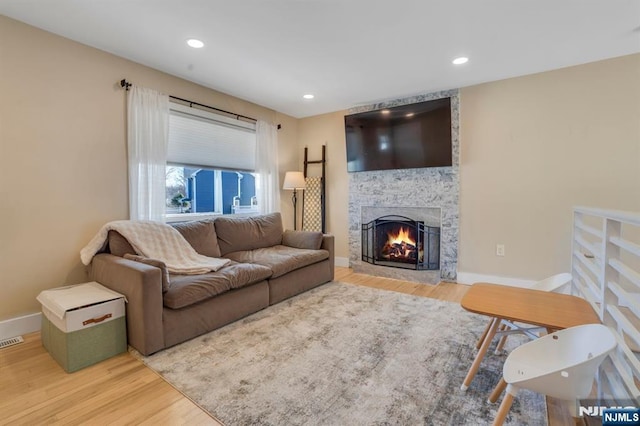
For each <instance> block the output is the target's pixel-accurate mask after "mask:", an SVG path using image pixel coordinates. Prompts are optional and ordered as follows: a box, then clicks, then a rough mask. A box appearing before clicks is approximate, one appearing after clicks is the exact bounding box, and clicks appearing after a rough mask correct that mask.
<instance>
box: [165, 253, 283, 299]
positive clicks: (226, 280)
mask: <svg viewBox="0 0 640 426" xmlns="http://www.w3.org/2000/svg"><path fill="white" fill-rule="evenodd" d="M270 276H271V269H269V268H267V267H266V266H262V265H259V264H250V263H236V262H231V263H229V264H227V265H225V266H223V267H222V268H220V269H219V270H218V271H217V272H209V273H207V274H201V275H175V274H171V288H169V291H167V292H166V293H165V294H164V297H163V299H164V305H165V306H166V307H168V308H171V309H180V308H184V307H185V306H189V305H193V304H194V303H198V302H201V301H203V300H206V299H209V298H211V297H215V296H217V295H219V294H222V293H225V292H227V291H229V290H231V289H236V288H241V287H246V286H248V285H251V284H255V283H257V282H260V281H263V280H265V279H267V278H269V277H270Z"/></svg>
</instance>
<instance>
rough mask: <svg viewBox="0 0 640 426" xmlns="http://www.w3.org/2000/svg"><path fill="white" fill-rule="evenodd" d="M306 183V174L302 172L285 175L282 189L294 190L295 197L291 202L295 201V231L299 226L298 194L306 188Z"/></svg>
mask: <svg viewBox="0 0 640 426" xmlns="http://www.w3.org/2000/svg"><path fill="white" fill-rule="evenodd" d="M306 186H307V185H306V183H305V180H304V174H303V173H302V172H287V173H286V174H285V175H284V184H283V185H282V189H286V190H289V191H291V190H293V196H292V197H291V201H293V229H294V230H295V229H296V226H297V224H298V217H297V211H298V209H297V207H296V205H297V203H298V197H297V195H298V194H297V192H298V190H299V189H300V190H303V191H304V188H305V187H306Z"/></svg>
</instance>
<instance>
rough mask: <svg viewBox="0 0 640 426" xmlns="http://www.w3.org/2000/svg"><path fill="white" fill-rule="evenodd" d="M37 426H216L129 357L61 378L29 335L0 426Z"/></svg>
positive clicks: (7, 351)
mask: <svg viewBox="0 0 640 426" xmlns="http://www.w3.org/2000/svg"><path fill="white" fill-rule="evenodd" d="M335 280H336V281H341V282H345V283H351V284H355V285H362V286H367V287H374V288H380V289H385V290H392V291H398V292H401V293H407V294H413V295H416V296H423V297H431V298H435V299H439V300H446V301H451V302H459V301H460V300H461V299H462V297H463V296H464V294H465V293H466V291H467V289H468V286H466V285H461V284H455V283H445V282H443V283H440V284H438V285H435V286H432V285H423V284H416V283H411V282H407V281H399V280H394V279H388V278H379V277H372V276H368V275H363V274H356V273H354V272H353V271H352V270H351V269H349V268H340V267H338V268H336V278H335ZM556 411H557V413H555V412H556ZM549 412H550V414H551V415H552V418H550V422H549V424H550V425H551V426H560V425H564V424H570V425H573V422H571V423H568V422H567V421H568V419H567V418H566V417H565V418H562V416H563V412H562V407H559V408H558V407H556V408H553V407H550V410H549ZM554 417H555V418H554ZM43 423H46V424H88V423H90V424H142V425H179V424H189V425H220V424H221V423H219V422H217V421H216V420H215V419H214V418H212V417H211V416H209V415H208V414H207V412H205V411H204V410H201V409H200V408H199V407H198V406H197V405H196V404H195V403H194V402H192V401H191V400H189V399H188V398H186V397H185V396H183V395H182V394H181V393H180V392H178V391H177V390H176V389H174V388H173V387H172V386H171V385H169V384H168V383H167V382H165V381H164V380H163V379H162V378H161V377H160V376H158V375H157V374H156V373H155V372H154V371H152V370H150V369H148V368H147V367H146V366H144V364H142V363H141V362H140V361H138V360H137V359H136V358H134V357H133V356H132V355H130V354H128V353H124V354H121V355H118V356H116V357H113V358H111V359H109V360H106V361H103V362H101V363H99V364H96V365H94V366H91V367H88V368H85V369H83V370H80V371H77V372H75V373H72V374H67V373H65V372H64V370H63V369H62V368H61V367H60V366H59V365H58V364H57V363H56V362H55V361H54V360H53V359H52V358H51V357H50V356H49V354H48V353H47V352H46V351H45V349H44V348H43V347H42V344H41V343H40V333H33V334H30V335H27V336H25V342H24V343H22V344H18V345H15V346H9V347H7V348H4V349H0V425H9V424H10V425H33V424H43Z"/></svg>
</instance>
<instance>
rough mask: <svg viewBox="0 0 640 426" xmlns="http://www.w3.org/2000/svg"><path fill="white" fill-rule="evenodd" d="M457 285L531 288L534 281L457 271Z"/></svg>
mask: <svg viewBox="0 0 640 426" xmlns="http://www.w3.org/2000/svg"><path fill="white" fill-rule="evenodd" d="M457 281H458V284H473V283H481V282H482V283H493V284H502V285H511V286H514V287H531V286H532V285H533V284H534V283H535V282H536V281H535V280H523V279H521V278H512V277H500V276H498V275H484V274H474V273H472V272H460V271H458V280H457Z"/></svg>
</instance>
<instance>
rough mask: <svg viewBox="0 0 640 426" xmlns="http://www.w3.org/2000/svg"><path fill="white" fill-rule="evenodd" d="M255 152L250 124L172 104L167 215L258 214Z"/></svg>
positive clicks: (251, 125) (184, 217) (254, 139)
mask: <svg viewBox="0 0 640 426" xmlns="http://www.w3.org/2000/svg"><path fill="white" fill-rule="evenodd" d="M255 153H256V132H255V124H253V123H247V122H243V121H239V120H236V119H233V118H231V119H230V118H227V117H224V116H221V115H218V114H212V113H209V112H205V111H201V110H198V109H194V108H189V107H185V106H183V105H178V104H173V103H172V104H171V114H170V118H169V148H168V154H167V169H166V198H167V210H166V212H167V220H168V221H171V220H184V219H187V218H188V217H189V216H192V215H194V216H195V215H198V216H201V215H211V214H238V213H257V212H258V205H257V197H256V193H257V191H256V189H257V188H256V187H257V185H259V180H258V179H257V174H256V173H255V168H256V165H255V157H256V154H255ZM185 215H189V216H185Z"/></svg>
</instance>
